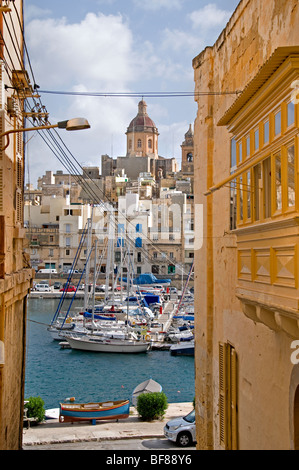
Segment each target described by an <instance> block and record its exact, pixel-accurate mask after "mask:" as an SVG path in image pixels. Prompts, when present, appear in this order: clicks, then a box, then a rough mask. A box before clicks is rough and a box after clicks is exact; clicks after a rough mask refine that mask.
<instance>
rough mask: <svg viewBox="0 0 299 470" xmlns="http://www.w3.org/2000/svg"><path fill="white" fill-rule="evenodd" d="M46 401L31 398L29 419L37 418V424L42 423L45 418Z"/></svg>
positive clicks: (28, 409)
mask: <svg viewBox="0 0 299 470" xmlns="http://www.w3.org/2000/svg"><path fill="white" fill-rule="evenodd" d="M44 404H45V403H44V400H43V399H42V398H41V397H29V398H28V403H26V405H25V408H27V417H28V418H36V420H37V422H38V423H40V422H41V421H43V420H44V418H45V408H44Z"/></svg>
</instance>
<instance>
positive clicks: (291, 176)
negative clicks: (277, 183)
mask: <svg viewBox="0 0 299 470" xmlns="http://www.w3.org/2000/svg"><path fill="white" fill-rule="evenodd" d="M294 205H295V147H294V145H292V146H291V147H289V148H288V207H293V206H294Z"/></svg>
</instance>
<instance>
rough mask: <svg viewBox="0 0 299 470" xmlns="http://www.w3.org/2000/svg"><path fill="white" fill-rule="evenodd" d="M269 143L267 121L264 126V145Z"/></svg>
mask: <svg viewBox="0 0 299 470" xmlns="http://www.w3.org/2000/svg"><path fill="white" fill-rule="evenodd" d="M268 142H269V121H267V122H265V124H264V144H267V143H268Z"/></svg>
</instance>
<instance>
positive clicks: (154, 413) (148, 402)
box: [137, 392, 168, 421]
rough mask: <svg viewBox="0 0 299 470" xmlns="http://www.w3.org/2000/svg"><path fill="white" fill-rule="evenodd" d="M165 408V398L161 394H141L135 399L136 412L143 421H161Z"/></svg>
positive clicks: (163, 394)
mask: <svg viewBox="0 0 299 470" xmlns="http://www.w3.org/2000/svg"><path fill="white" fill-rule="evenodd" d="M167 407H168V403H167V397H166V395H165V393H163V392H154V393H142V394H141V395H139V397H138V399H137V411H138V413H139V416H140V417H141V419H142V420H143V421H152V420H154V419H162V418H163V416H164V415H165V412H166V410H167Z"/></svg>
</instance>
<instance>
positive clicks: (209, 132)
mask: <svg viewBox="0 0 299 470" xmlns="http://www.w3.org/2000/svg"><path fill="white" fill-rule="evenodd" d="M298 24H299V4H298V2H297V1H295V0H290V1H287V2H278V1H274V0H265V1H263V2H260V1H259V0H242V1H240V3H239V5H238V6H237V8H236V10H235V12H234V13H233V15H232V17H231V18H230V20H229V22H228V24H227V26H226V28H225V29H224V30H223V32H222V33H221V35H220V36H219V38H218V40H217V41H216V43H215V44H214V45H213V46H211V47H207V48H206V49H205V50H204V51H202V52H201V53H200V54H199V55H198V56H197V57H195V58H194V60H193V68H194V77H195V91H202V90H205V91H207V92H210V94H209V95H207V96H206V97H204V98H203V97H202V96H201V97H200V99H198V112H197V117H196V121H195V127H194V147H195V152H194V153H195V169H194V170H195V181H196V185H195V205H200V204H201V205H203V214H204V219H203V222H204V224H203V227H204V235H203V245H202V248H201V249H200V250H197V251H196V253H195V311H196V312H197V313H198V315H197V319H198V321H197V323H196V327H195V330H196V352H195V364H196V423H197V442H198V444H197V446H198V448H199V449H243V450H245V449H251V450H255V449H261V450H262V449H264V450H268V449H269V450H274V449H276V450H279V449H299V412H298V410H299V364H298V344H299V343H298V339H299V308H298V305H299V303H298V301H299V290H298V286H299V283H298V281H299V270H298V249H299V232H298V208H299V205H298V201H299V192H298V191H299V190H298V188H299V186H298V172H297V169H298V158H299V153H298V148H299V147H298V142H299V141H298V138H299V120H298V119H299V109H298V106H299V105H298V88H299V87H298V83H299V82H298V78H299V47H298V46H299V30H298V27H297V26H298ZM215 92H217V95H216V94H215ZM219 93H223V94H222V95H221V94H219ZM195 227H197V224H196V221H195ZM197 293H199V294H198V295H197Z"/></svg>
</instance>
